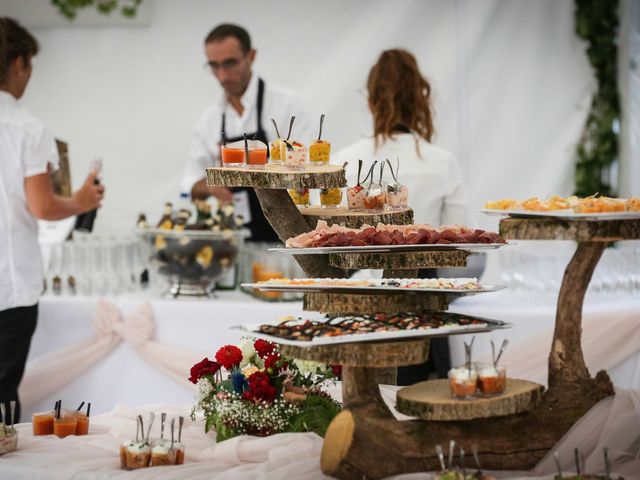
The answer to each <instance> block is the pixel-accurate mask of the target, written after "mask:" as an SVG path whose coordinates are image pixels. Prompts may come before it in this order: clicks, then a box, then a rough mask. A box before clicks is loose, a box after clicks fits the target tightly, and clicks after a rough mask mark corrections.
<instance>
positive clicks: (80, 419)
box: [76, 412, 89, 435]
mask: <svg viewBox="0 0 640 480" xmlns="http://www.w3.org/2000/svg"><path fill="white" fill-rule="evenodd" d="M88 434H89V417H87V414H86V413H82V412H76V435H88Z"/></svg>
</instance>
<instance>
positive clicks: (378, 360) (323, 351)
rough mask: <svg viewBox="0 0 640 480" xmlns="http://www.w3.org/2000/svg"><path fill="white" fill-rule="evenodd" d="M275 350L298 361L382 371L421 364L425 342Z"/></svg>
mask: <svg viewBox="0 0 640 480" xmlns="http://www.w3.org/2000/svg"><path fill="white" fill-rule="evenodd" d="M279 348H280V351H281V352H282V354H283V355H284V356H286V357H293V358H299V359H300V360H313V361H315V362H321V363H327V364H330V365H346V366H353V367H377V368H386V367H397V366H405V365H418V364H420V363H424V362H425V361H426V360H427V355H428V354H429V340H425V339H421V340H410V341H400V342H366V343H365V342H362V343H341V344H336V345H318V346H316V347H310V348H304V347H298V346H295V345H283V344H280V346H279Z"/></svg>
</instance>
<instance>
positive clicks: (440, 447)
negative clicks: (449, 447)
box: [436, 444, 447, 472]
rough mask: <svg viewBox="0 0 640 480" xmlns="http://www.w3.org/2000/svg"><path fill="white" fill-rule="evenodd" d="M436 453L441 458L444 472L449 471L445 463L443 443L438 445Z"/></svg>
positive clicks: (441, 466)
mask: <svg viewBox="0 0 640 480" xmlns="http://www.w3.org/2000/svg"><path fill="white" fill-rule="evenodd" d="M436 454H437V455H438V460H440V468H441V469H442V471H443V472H446V471H447V466H446V465H445V464H444V454H443V453H442V445H440V444H438V445H436Z"/></svg>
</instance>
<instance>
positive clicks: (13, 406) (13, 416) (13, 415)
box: [9, 400, 16, 427]
mask: <svg viewBox="0 0 640 480" xmlns="http://www.w3.org/2000/svg"><path fill="white" fill-rule="evenodd" d="M9 408H10V409H11V426H12V427H13V425H14V423H15V420H16V401H15V400H11V401H10V402H9Z"/></svg>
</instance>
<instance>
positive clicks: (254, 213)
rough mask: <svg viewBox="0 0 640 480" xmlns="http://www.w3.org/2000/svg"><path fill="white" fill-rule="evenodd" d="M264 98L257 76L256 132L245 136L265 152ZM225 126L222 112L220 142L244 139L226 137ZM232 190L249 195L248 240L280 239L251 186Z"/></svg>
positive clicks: (262, 85)
mask: <svg viewBox="0 0 640 480" xmlns="http://www.w3.org/2000/svg"><path fill="white" fill-rule="evenodd" d="M263 100H264V81H263V80H262V79H261V78H259V79H258V100H257V102H256V108H257V114H258V115H257V116H258V122H257V123H258V125H257V130H256V132H252V133H248V132H247V138H248V139H250V140H260V141H261V142H264V143H265V144H266V145H267V153H268V152H269V148H268V145H269V140H267V134H266V133H265V131H264V130H263V128H262V104H263ZM225 128H226V115H225V113H224V112H223V113H222V137H223V138H221V139H220V144H222V143H223V142H224V141H226V142H227V143H231V142H237V141H240V140H244V137H233V138H227V136H226V133H225ZM231 191H232V192H234V193H236V192H247V194H248V196H249V210H250V212H251V222H249V223H248V224H247V225H246V226H247V227H248V228H249V230H251V238H250V239H249V240H250V241H253V242H277V241H279V240H280V239H279V238H278V235H277V234H276V232H275V231H274V230H273V228H271V225H270V224H269V222H268V221H267V219H266V218H265V216H264V213H263V212H262V207H261V206H260V202H259V201H258V197H257V195H256V192H255V191H254V189H253V188H247V187H237V188H232V189H231Z"/></svg>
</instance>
